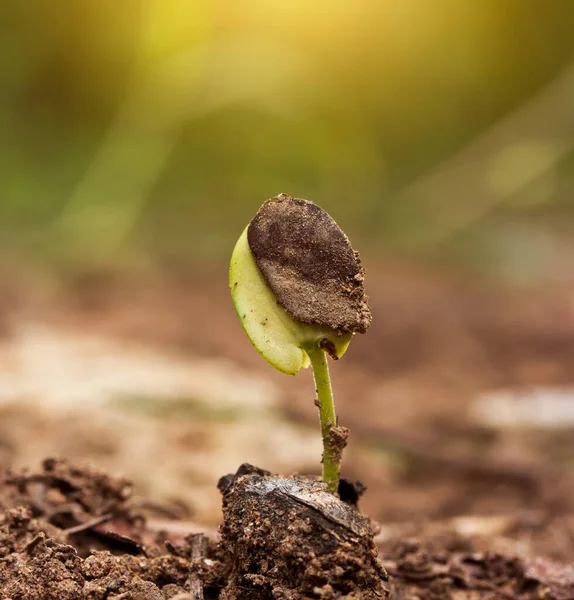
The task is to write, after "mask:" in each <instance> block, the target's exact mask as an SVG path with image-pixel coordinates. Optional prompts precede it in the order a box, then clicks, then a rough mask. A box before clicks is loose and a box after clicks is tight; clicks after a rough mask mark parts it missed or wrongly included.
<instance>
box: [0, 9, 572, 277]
mask: <svg viewBox="0 0 574 600" xmlns="http://www.w3.org/2000/svg"><path fill="white" fill-rule="evenodd" d="M2 4H3V6H2V8H1V11H2V19H1V23H0V27H1V28H2V32H1V36H0V37H1V40H2V42H1V44H2V46H1V47H2V62H1V75H0V77H1V82H0V89H1V96H0V119H1V121H0V127H1V139H2V150H1V152H2V155H1V160H0V165H1V167H0V168H1V169H2V171H1V173H0V185H1V188H0V197H1V198H2V202H1V208H0V210H1V212H0V226H1V227H2V231H1V239H2V246H3V250H4V251H7V250H11V251H17V252H25V253H29V254H31V255H32V256H38V255H41V256H42V257H43V258H44V259H50V260H55V261H56V260H57V261H64V262H73V263H75V264H78V265H80V266H83V265H86V264H91V263H98V264H104V265H106V266H110V265H111V266H112V267H117V266H118V265H120V264H125V263H128V264H129V263H130V261H136V262H137V261H140V262H141V261H151V262H155V263H162V264H163V263H178V264H181V263H184V264H189V263H194V262H198V261H203V260H206V259H212V258H216V259H222V258H225V257H226V256H227V254H228V251H229V245H230V244H231V243H233V239H234V237H235V236H236V233H237V229H238V227H240V226H241V224H243V223H244V222H245V220H246V218H247V217H248V216H249V215H250V214H251V213H252V212H253V211H254V210H255V209H256V207H257V206H258V205H259V203H260V202H261V201H262V199H265V198H267V197H269V196H271V195H275V194H276V193H278V192H279V191H287V192H290V193H292V194H295V195H299V196H301V197H307V198H310V199H313V200H314V201H316V202H317V203H319V204H321V205H322V206H324V207H325V208H327V209H328V210H330V211H332V212H333V213H334V214H335V215H336V216H337V218H338V219H339V220H340V221H341V222H342V223H344V224H345V228H346V229H348V230H349V231H351V232H352V233H353V234H355V237H357V238H358V239H359V240H361V245H362V246H365V245H366V244H369V245H370V246H372V247H373V250H374V251H376V252H383V251H384V252H400V253H414V254H415V255H416V256H422V257H425V258H428V257H439V258H441V259H443V258H446V259H449V260H452V261H470V262H473V263H478V264H479V265H486V267H487V268H488V269H489V270H490V271H502V272H503V273H504V275H505V276H508V277H516V278H521V279H522V278H527V279H529V278H536V277H537V276H548V273H547V267H548V266H549V265H550V264H551V263H553V262H554V261H555V260H557V259H556V256H555V254H556V253H558V254H562V252H563V248H562V247H561V244H560V240H562V241H564V238H565V237H566V238H567V237H569V234H570V233H571V232H570V230H569V226H571V222H570V219H571V215H572V164H573V153H572V146H573V144H572V140H573V138H574V136H573V132H574V123H573V119H574V117H573V116H572V110H571V106H572V94H573V87H574V83H573V78H574V75H573V73H572V66H571V61H572V56H573V54H574V36H572V30H573V27H574V9H573V8H572V7H570V3H569V2H564V1H560V0H550V1H548V2H538V1H531V2H522V1H520V0H502V1H499V0H486V1H484V2H459V1H458V0H439V1H437V2H433V3H428V2H424V1H421V0H405V1H404V2H400V3H397V2H389V1H381V0H360V1H358V2H349V1H345V0H341V1H336V2H331V1H326V0H325V1H323V0H319V1H317V2H312V3H308V2H302V1H298V0H296V1H292V2H283V1H281V2H266V1H263V0H247V1H245V2H241V3H238V2H232V1H215V2H212V1H209V2H208V1H201V0H194V1H193V2H189V1H186V0H175V1H172V2H167V3H166V2H160V1H159V0H156V1H153V0H146V1H143V0H137V1H136V0H128V1H127V2H124V3H122V6H121V7H119V6H118V4H117V3H116V2H112V1H108V0H103V1H102V2H68V1H66V0H55V1H53V2H26V3H22V2H15V1H10V0H8V1H6V2H3V3H2ZM527 256H528V259H529V260H527V259H526V257H527ZM570 256H571V254H570ZM521 259H522V260H521ZM558 261H559V259H558ZM525 263H528V264H525ZM541 263H543V266H542V265H541Z"/></svg>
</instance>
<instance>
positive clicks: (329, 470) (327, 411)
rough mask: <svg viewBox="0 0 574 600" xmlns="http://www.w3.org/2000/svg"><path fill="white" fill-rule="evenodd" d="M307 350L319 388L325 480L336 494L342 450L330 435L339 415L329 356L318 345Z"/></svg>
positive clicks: (318, 402)
mask: <svg viewBox="0 0 574 600" xmlns="http://www.w3.org/2000/svg"><path fill="white" fill-rule="evenodd" d="M305 350H306V352H307V354H308V355H309V358H310V359H311V366H312V368H313V377H314V379H315V388H316V390H317V405H318V407H319V421H320V423H321V436H322V438H323V482H324V483H326V484H327V486H328V487H329V489H330V490H331V491H332V492H334V493H335V494H336V493H337V492H338V488H339V469H340V465H341V450H340V449H339V450H337V448H336V447H335V446H334V444H333V441H334V440H333V439H332V437H331V436H330V435H329V433H330V432H331V430H332V429H333V427H336V426H337V415H336V414H335V402H334V401H333V390H332V389H331V379H330V377H329V366H328V364H327V356H326V355H325V352H323V350H321V349H320V348H319V347H318V346H311V347H309V348H305Z"/></svg>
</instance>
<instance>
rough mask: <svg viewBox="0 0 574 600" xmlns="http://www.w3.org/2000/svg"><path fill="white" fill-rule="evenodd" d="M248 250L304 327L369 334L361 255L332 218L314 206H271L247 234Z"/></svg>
mask: <svg viewBox="0 0 574 600" xmlns="http://www.w3.org/2000/svg"><path fill="white" fill-rule="evenodd" d="M247 240H248V242H249V247H250V249H251V252H252V254H253V257H254V259H255V262H256V263H257V266H258V267H259V269H260V271H261V273H262V275H263V277H264V279H265V281H266V283H267V285H268V286H269V287H270V288H271V290H272V291H273V293H274V294H275V297H276V298H277V301H278V302H279V304H280V305H281V306H282V307H283V308H284V309H285V310H286V311H287V312H288V313H289V315H290V316H291V317H292V318H293V319H294V320H295V321H298V322H300V323H305V324H314V325H320V326H323V327H330V328H331V329H334V330H335V331H337V332H340V333H365V332H366V331H367V329H368V327H369V325H370V324H371V318H372V317H371V311H370V309H369V306H368V304H367V296H366V295H365V288H364V285H363V282H364V275H365V272H364V269H363V267H362V266H361V261H360V259H359V255H358V253H357V252H355V251H354V250H353V248H352V247H351V244H350V243H349V240H348V238H347V236H346V235H345V234H344V233H343V231H342V230H341V228H340V227H339V226H338V225H337V223H335V221H334V220H333V219H332V217H331V216H330V215H329V214H328V213H327V212H326V211H325V210H323V209H322V208H320V207H319V206H317V205H316V204H313V202H310V201H309V200H303V199H301V198H293V197H292V196H289V195H288V194H280V195H279V196H277V197H275V198H271V199H269V200H266V201H265V202H264V203H263V205H262V206H261V208H260V209H259V211H258V212H257V214H256V215H255V217H253V219H252V221H251V223H250V224H249V228H248V231H247Z"/></svg>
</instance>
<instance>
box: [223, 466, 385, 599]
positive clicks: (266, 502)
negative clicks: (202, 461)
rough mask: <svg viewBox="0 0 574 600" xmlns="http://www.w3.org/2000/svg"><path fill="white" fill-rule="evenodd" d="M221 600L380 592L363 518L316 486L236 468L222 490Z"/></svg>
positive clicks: (381, 572) (381, 581)
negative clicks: (225, 568) (224, 574)
mask: <svg viewBox="0 0 574 600" xmlns="http://www.w3.org/2000/svg"><path fill="white" fill-rule="evenodd" d="M223 513H224V523H223V525H222V528H221V534H222V540H221V549H222V552H223V554H224V556H225V557H226V559H227V560H228V561H229V563H230V564H231V565H232V570H231V573H230V576H229V582H228V584H227V586H226V588H225V589H224V590H223V592H222V594H221V599H222V600H251V599H255V598H257V599H258V600H273V599H277V598H283V599H285V600H287V599H290V600H301V599H302V598H324V599H326V600H331V599H335V598H363V599H365V600H369V599H373V600H374V599H375V598H386V597H387V587H386V581H387V575H386V572H385V569H384V568H383V566H382V564H381V562H380V561H379V559H378V556H377V548H376V546H375V543H374V541H373V533H372V531H371V528H370V524H369V522H368V520H367V519H365V518H364V517H363V516H362V515H360V514H359V513H358V512H357V511H356V510H355V509H354V508H352V507H351V506H349V505H348V504H346V503H344V502H342V501H341V500H340V499H339V498H337V497H336V496H334V495H333V494H331V493H330V492H329V491H328V490H327V488H326V486H325V485H324V484H322V483H319V482H316V481H312V480H309V479H303V478H289V479H287V478H283V477H279V476H275V475H267V474H263V475H262V474H260V473H259V472H257V471H250V469H246V468H245V467H242V468H241V469H240V471H239V472H238V474H236V476H235V477H233V478H231V479H229V480H228V485H227V487H226V488H225V490H224V492H223Z"/></svg>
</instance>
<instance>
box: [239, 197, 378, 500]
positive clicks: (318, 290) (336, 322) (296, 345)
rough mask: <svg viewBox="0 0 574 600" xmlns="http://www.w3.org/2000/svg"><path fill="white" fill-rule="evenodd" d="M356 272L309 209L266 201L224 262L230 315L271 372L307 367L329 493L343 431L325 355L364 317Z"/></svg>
mask: <svg viewBox="0 0 574 600" xmlns="http://www.w3.org/2000/svg"><path fill="white" fill-rule="evenodd" d="M363 279H364V270H363V268H362V266H361V263H360V260H359V256H358V254H357V253H356V252H355V251H354V250H353V249H352V247H351V245H350V243H349V240H348V239H347V236H346V235H345V234H344V233H343V231H342V230H341V229H340V228H339V226H338V225H337V224H336V223H335V221H334V220H333V219H332V218H331V217H330V216H329V214H328V213H327V212H326V211H324V210H323V209H322V208H320V207H318V206H317V205H316V204H313V203H312V202H309V201H308V200H303V199H301V198H293V197H291V196H289V195H287V194H280V195H279V196H277V197H275V198H271V199H269V200H266V201H265V202H264V203H263V205H262V206H261V208H260V209H259V211H258V212H257V214H256V215H255V217H254V218H253V219H252V220H251V222H250V223H249V225H248V226H247V227H246V228H245V230H244V231H243V233H242V234H241V236H240V237H239V240H238V241H237V244H236V245H235V249H234V250H233V254H232V257H231V265H230V270H229V283H230V287H231V297H232V299H233V303H234V305H235V310H236V311H237V314H238V316H239V318H240V320H241V323H242V325H243V328H244V330H245V332H246V333H247V335H248V337H249V339H250V340H251V342H252V344H253V345H254V346H255V348H256V350H257V351H258V352H259V354H261V356H263V358H265V360H267V362H269V363H270V364H271V365H273V366H274V367H275V368H276V369H278V370H279V371H282V372H283V373H287V374H289V375H295V374H296V373H298V372H299V370H300V369H301V368H307V367H308V366H309V365H311V366H312V369H313V377H314V379H315V387H316V392H317V399H316V404H317V406H318V408H319V420H320V424H321V435H322V438H323V461H322V463H323V481H324V482H325V483H326V484H327V486H328V487H329V489H330V490H331V491H333V492H334V493H337V490H338V486H339V470H340V464H341V455H342V451H343V448H344V447H345V444H346V439H347V437H348V431H347V430H346V429H345V428H343V427H339V425H338V422H337V416H336V413H335V404H334V400H333V392H332V389H331V380H330V377H329V367H328V364H327V357H326V356H327V355H329V356H330V357H331V358H332V359H334V360H338V359H339V358H340V357H341V356H343V354H344V353H345V351H346V350H347V347H348V346H349V343H350V342H351V339H352V337H353V335H354V334H355V333H365V332H366V331H367V329H368V327H369V325H370V323H371V313H370V310H369V306H368V304H367V297H366V296H365V291H364V287H363Z"/></svg>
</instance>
